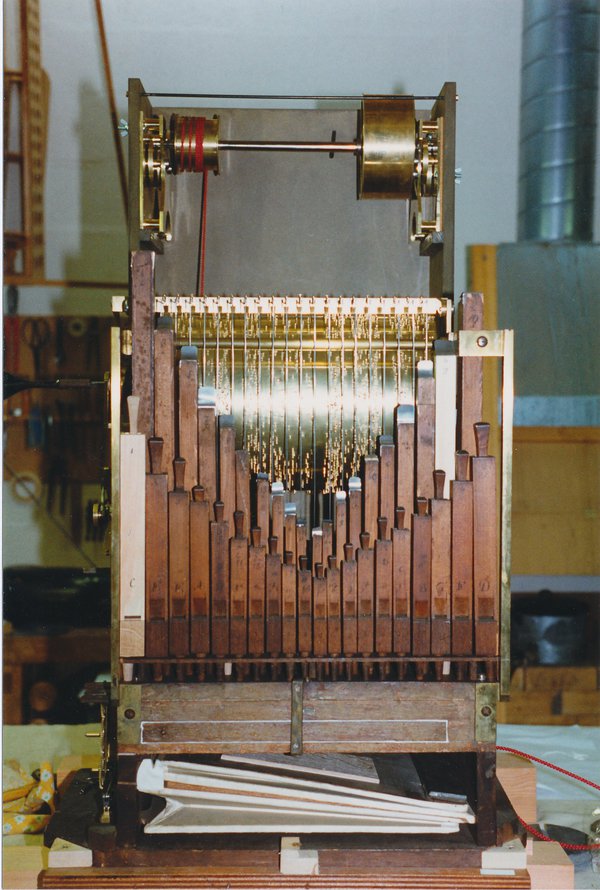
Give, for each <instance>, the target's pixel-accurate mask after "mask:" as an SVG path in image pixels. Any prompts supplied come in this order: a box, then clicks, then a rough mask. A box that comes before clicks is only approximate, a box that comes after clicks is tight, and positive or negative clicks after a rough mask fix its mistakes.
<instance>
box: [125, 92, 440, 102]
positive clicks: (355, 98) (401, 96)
mask: <svg viewBox="0 0 600 890" xmlns="http://www.w3.org/2000/svg"><path fill="white" fill-rule="evenodd" d="M140 95H142V96H155V97H157V98H165V99H167V98H173V99H177V98H180V99H290V100H292V101H299V100H303V99H315V100H318V99H323V100H326V101H328V102H336V101H337V102H361V101H362V100H363V99H364V98H369V99H416V100H421V99H422V100H425V99H427V100H431V101H433V100H435V99H438V100H442V101H443V100H444V96H443V95H441V96H411V95H410V94H409V93H393V94H390V93H369V95H368V96H367V97H365V96H363V95H356V96H298V95H295V96H281V95H273V94H267V93H141V94H140Z"/></svg>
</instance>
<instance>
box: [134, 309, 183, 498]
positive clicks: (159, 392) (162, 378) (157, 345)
mask: <svg viewBox="0 0 600 890" xmlns="http://www.w3.org/2000/svg"><path fill="white" fill-rule="evenodd" d="M134 354H135V352H134ZM154 435H155V436H156V437H157V438H159V439H162V440H163V443H164V445H163V466H164V467H165V468H166V473H167V476H168V477H169V491H171V490H172V488H173V460H174V458H175V335H174V333H173V328H172V326H170V325H169V324H168V322H165V323H163V322H161V324H160V325H159V327H157V329H156V330H155V331H154Z"/></svg>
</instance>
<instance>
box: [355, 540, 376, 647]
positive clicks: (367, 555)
mask: <svg viewBox="0 0 600 890" xmlns="http://www.w3.org/2000/svg"><path fill="white" fill-rule="evenodd" d="M360 544H361V546H360V547H359V549H358V551H357V554H356V563H357V600H358V644H357V645H358V651H359V652H360V653H361V654H362V655H371V654H372V653H373V649H374V639H373V631H374V607H375V601H374V600H375V589H374V588H375V552H374V550H370V549H369V534H368V533H367V532H363V533H362V534H361V536H360Z"/></svg>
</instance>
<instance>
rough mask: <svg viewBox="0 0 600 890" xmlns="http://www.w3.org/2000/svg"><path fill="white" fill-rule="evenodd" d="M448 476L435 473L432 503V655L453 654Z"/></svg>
mask: <svg viewBox="0 0 600 890" xmlns="http://www.w3.org/2000/svg"><path fill="white" fill-rule="evenodd" d="M445 477H446V474H445V472H444V470H436V471H435V473H434V495H435V496H434V498H433V499H432V501H431V653H432V655H449V654H450V652H451V642H450V640H451V635H450V616H451V597H452V570H451V554H452V549H451V548H452V505H451V503H450V501H449V500H445V499H444V497H443V492H444V483H445Z"/></svg>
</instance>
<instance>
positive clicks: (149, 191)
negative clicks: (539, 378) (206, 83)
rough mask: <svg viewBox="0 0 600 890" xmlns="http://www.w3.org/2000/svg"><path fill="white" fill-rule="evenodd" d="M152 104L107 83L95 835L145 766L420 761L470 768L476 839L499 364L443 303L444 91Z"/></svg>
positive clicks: (447, 222)
mask: <svg viewBox="0 0 600 890" xmlns="http://www.w3.org/2000/svg"><path fill="white" fill-rule="evenodd" d="M242 100H243V97H240V99H239V102H238V106H239V105H242V106H243V105H244V101H242ZM153 101H155V97H154V96H153V95H152V94H149V93H146V92H145V91H144V89H143V87H142V85H141V83H140V82H139V81H131V82H130V89H129V102H130V122H129V141H130V198H131V202H130V238H131V245H130V246H131V290H130V294H129V296H128V297H127V298H126V299H122V298H121V299H119V298H115V300H114V306H113V309H114V312H115V319H116V325H115V328H114V331H113V358H112V363H113V367H112V396H111V406H112V407H111V411H112V416H111V430H112V513H113V536H112V542H113V543H112V548H113V549H112V560H113V604H114V622H113V665H112V667H113V671H112V673H113V684H112V690H111V706H110V708H109V713H110V714H113V715H114V716H115V717H116V721H115V729H114V733H113V736H114V745H113V746H112V754H111V756H112V760H111V763H110V764H108V767H109V768H108V773H107V774H108V775H109V776H112V789H113V791H114V795H115V797H114V800H116V802H117V807H116V812H117V830H118V833H119V836H120V837H121V839H122V841H123V842H126V843H135V842H136V837H137V836H138V834H137V833H139V831H140V821H139V819H138V820H137V822H136V817H135V813H134V810H133V808H132V804H131V797H130V795H129V796H128V794H129V792H128V790H127V789H128V787H129V785H128V783H129V782H130V781H131V774H132V767H131V764H132V763H134V764H135V763H137V762H138V761H141V759H142V758H144V757H148V756H150V757H159V758H162V757H167V756H168V757H173V756H176V755H181V754H185V755H186V757H195V758H198V759H201V758H202V757H203V756H204V755H207V754H211V755H213V754H219V753H237V754H242V753H248V752H251V753H260V752H276V753H292V754H300V753H302V752H308V753H310V752H313V753H318V752H321V753H322V752H342V753H370V752H371V753H377V754H389V755H394V754H398V753H407V752H409V753H416V754H418V753H432V752H438V753H441V754H448V753H461V754H463V755H464V754H468V755H469V756H470V757H471V758H472V763H473V775H474V778H473V782H472V783H471V784H472V787H473V788H474V789H475V791H474V792H473V793H474V794H475V798H476V800H474V801H473V802H474V803H475V804H476V813H477V814H478V824H477V832H478V834H477V839H478V843H480V844H489V843H494V842H495V833H494V827H493V823H494V812H495V809H494V804H493V797H494V791H493V780H491V779H490V776H492V775H493V765H494V763H495V702H496V700H497V697H498V694H499V692H500V689H501V688H502V689H505V688H506V686H507V682H508V675H507V670H508V666H509V662H508V638H507V626H508V625H507V622H508V602H509V595H510V594H509V589H508V577H509V569H510V539H509V524H508V515H509V510H510V447H511V446H510V421H511V410H512V409H511V386H512V383H511V363H512V339H511V332H508V331H493V330H487V329H485V326H484V323H483V308H482V298H481V295H478V294H466V295H462V297H459V298H456V297H455V295H454V293H453V270H452V258H453V213H454V175H455V174H454V171H455V164H454V113H455V102H456V96H455V90H454V85H453V84H446V85H445V86H444V88H443V90H442V92H441V93H440V95H439V96H438V97H437V98H435V99H424V100H423V99H419V98H418V97H417V98H415V97H406V96H385V97H384V96H372V97H370V96H365V97H363V98H362V100H358V101H355V102H352V101H350V100H348V98H347V97H344V101H343V103H337V104H336V105H334V106H331V109H330V107H329V105H328V104H327V102H325V103H321V105H322V106H324V107H319V108H318V110H309V109H306V108H302V107H296V106H297V105H298V103H295V104H294V103H291V104H292V105H293V106H294V107H292V108H291V109H290V108H286V109H278V108H270V109H268V110H264V109H252V108H249V107H236V108H232V107H224V108H219V109H215V108H208V109H198V108H179V107H177V108H173V107H168V108H162V107H154V106H153V105H152V104H151V102H153ZM169 101H170V103H171V105H172V104H173V102H175V101H182V100H181V99H178V98H177V97H172V98H170V100H169ZM344 103H345V104H344ZM232 104H233V103H232V102H231V100H228V101H227V105H228V106H231V105H232ZM245 104H246V105H247V102H246V103H245ZM279 104H281V103H279ZM288 104H290V103H288ZM340 104H344V109H343V110H340V108H339V105H340ZM262 128H264V129H265V131H266V135H265V133H263V132H262ZM319 133H321V134H322V135H321V136H320V137H319V135H318V134H319ZM352 159H355V160H354V161H353V160H352ZM331 177H332V178H331ZM367 199H370V200H367ZM296 227H297V229H298V231H296ZM338 245H341V250H342V259H340V260H339V261H338V260H336V254H335V251H336V250H337V248H338ZM338 282H339V283H338ZM488 358H489V359H490V361H491V362H492V364H493V360H494V359H495V360H497V361H500V363H501V367H502V379H503V426H502V444H501V450H500V452H499V453H495V454H491V453H490V450H489V443H490V442H493V441H496V437H495V435H494V424H495V423H496V420H497V418H496V417H495V416H494V417H484V416H483V408H482V391H483V366H484V360H485V362H486V363H487V360H488ZM127 396H129V398H126V397H127ZM127 404H128V409H129V410H128V412H127V409H126V405H127ZM490 424H492V428H491V430H490ZM490 432H491V436H490ZM498 441H500V440H499V439H498ZM108 722H109V724H110V722H111V721H110V720H109V721H108ZM107 782H108V779H107ZM107 806H108V804H107Z"/></svg>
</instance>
